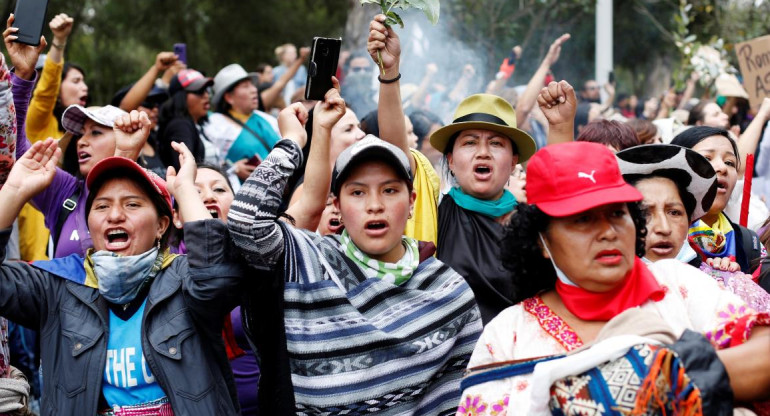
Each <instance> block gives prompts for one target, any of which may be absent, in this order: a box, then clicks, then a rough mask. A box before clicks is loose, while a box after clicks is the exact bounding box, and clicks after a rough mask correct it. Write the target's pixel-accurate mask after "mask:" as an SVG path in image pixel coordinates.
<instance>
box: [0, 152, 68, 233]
mask: <svg viewBox="0 0 770 416" xmlns="http://www.w3.org/2000/svg"><path fill="white" fill-rule="evenodd" d="M60 157H61V149H59V146H58V145H57V143H56V141H55V140H53V139H46V140H45V141H41V142H37V143H35V144H34V145H32V147H31V148H30V149H29V151H27V152H26V153H24V155H23V156H22V157H21V158H19V160H17V161H16V163H15V164H14V165H13V168H12V169H11V172H10V174H9V175H8V179H7V180H6V182H5V185H4V186H3V187H2V188H0V207H3V209H0V230H3V229H6V228H10V227H11V226H12V225H13V221H14V220H16V217H17V216H18V215H19V212H20V211H21V208H22V207H23V206H24V204H26V203H27V202H28V201H29V200H30V199H32V197H33V196H35V195H37V194H39V193H40V192H42V191H43V190H44V189H45V188H46V187H48V186H49V185H50V184H51V182H52V181H53V178H54V175H55V174H56V164H57V163H58V161H59V158H60Z"/></svg>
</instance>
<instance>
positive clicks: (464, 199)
mask: <svg viewBox="0 0 770 416" xmlns="http://www.w3.org/2000/svg"><path fill="white" fill-rule="evenodd" d="M448 195H449V196H451V197H452V199H453V200H454V201H455V203H456V204H457V205H458V206H460V208H462V209H466V210H468V211H473V212H478V213H479V214H482V215H486V216H487V217H492V218H499V217H502V216H503V215H505V214H507V213H509V212H511V211H513V208H514V207H515V206H516V205H517V204H518V202H516V197H515V196H513V194H512V193H510V192H509V191H508V190H507V189H506V190H504V191H503V196H501V197H500V199H498V200H495V201H491V200H484V199H478V198H476V197H473V196H470V195H468V194H466V193H465V192H463V191H462V189H460V188H459V187H455V188H452V189H450V190H449V193H448Z"/></svg>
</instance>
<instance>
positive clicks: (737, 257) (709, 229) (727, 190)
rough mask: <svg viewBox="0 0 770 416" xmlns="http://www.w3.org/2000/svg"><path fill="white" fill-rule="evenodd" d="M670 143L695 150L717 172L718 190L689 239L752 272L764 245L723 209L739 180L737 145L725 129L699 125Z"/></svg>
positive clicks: (709, 253) (712, 254) (708, 254)
mask: <svg viewBox="0 0 770 416" xmlns="http://www.w3.org/2000/svg"><path fill="white" fill-rule="evenodd" d="M671 144H673V145H677V146H682V147H686V148H688V149H692V150H694V151H696V152H698V153H699V154H701V155H702V156H704V157H705V158H706V159H708V160H709V162H710V163H711V166H712V167H713V168H714V171H716V173H717V192H716V197H715V198H714V203H713V204H712V205H711V208H710V209H709V210H708V212H707V213H706V214H705V215H704V216H703V217H702V218H701V219H700V220H698V221H696V222H695V223H693V224H692V226H691V227H690V230H689V236H688V239H689V240H690V241H691V242H692V243H694V245H695V247H694V248H695V249H696V251H698V252H699V253H701V255H702V256H704V257H711V258H715V257H720V258H724V257H727V258H729V259H730V260H731V261H734V262H736V263H738V264H739V265H740V268H741V271H742V272H743V273H747V274H750V273H751V272H752V271H753V270H754V268H755V267H756V261H755V260H757V259H759V258H760V257H761V254H762V247H761V245H760V243H759V238H758V237H757V234H756V233H755V232H754V231H751V230H749V229H748V228H745V227H743V226H741V225H738V224H736V223H734V222H733V221H732V220H731V219H730V218H728V217H727V215H725V213H724V210H725V207H726V206H727V203H728V201H729V200H730V195H731V194H732V192H733V189H734V188H735V184H736V182H737V181H738V170H739V168H740V153H739V149H738V145H737V144H736V143H735V141H733V139H732V138H731V137H730V134H729V133H728V132H727V130H725V129H721V128H716V127H706V126H696V127H691V128H689V129H687V130H685V131H683V132H682V133H679V135H677V136H676V137H674V140H672V141H671Z"/></svg>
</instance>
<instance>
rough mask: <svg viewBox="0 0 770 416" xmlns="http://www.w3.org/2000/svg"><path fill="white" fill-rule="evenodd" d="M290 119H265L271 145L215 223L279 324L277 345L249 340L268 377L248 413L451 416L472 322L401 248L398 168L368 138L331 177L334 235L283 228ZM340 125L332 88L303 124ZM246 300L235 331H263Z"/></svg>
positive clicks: (476, 325)
mask: <svg viewBox="0 0 770 416" xmlns="http://www.w3.org/2000/svg"><path fill="white" fill-rule="evenodd" d="M304 111H305V110H304V107H302V104H301V103H295V104H293V105H292V106H290V107H288V108H286V109H284V110H283V112H282V113H281V115H279V123H281V121H282V120H283V122H282V124H281V133H282V135H283V136H284V137H285V139H283V140H281V141H279V142H278V143H277V144H276V146H275V148H273V150H272V151H271V153H270V155H269V156H268V157H267V158H266V159H265V160H264V161H263V162H262V164H260V165H259V167H257V169H256V170H255V171H254V173H253V174H252V175H251V177H249V179H247V180H246V182H245V183H244V184H243V187H241V189H240V190H239V192H238V194H237V195H236V198H235V202H234V203H233V205H232V207H231V209H230V214H229V221H228V226H229V227H230V229H231V234H232V236H233V241H234V242H235V244H236V245H237V246H238V247H239V248H240V251H241V252H242V253H243V255H244V257H245V258H246V260H247V261H248V263H249V264H250V266H251V267H252V268H254V269H256V270H264V271H265V272H270V271H273V272H274V273H275V274H274V275H272V279H275V280H279V282H278V283H276V282H275V281H271V282H270V283H271V285H272V286H276V287H278V288H279V289H280V292H279V293H280V295H279V296H280V299H271V300H269V305H268V306H270V309H272V310H273V314H275V313H276V312H275V311H279V315H280V318H281V321H280V322H279V323H278V324H277V326H278V328H281V331H280V334H279V335H280V336H279V337H278V338H271V339H265V337H260V336H255V337H254V338H253V341H254V342H255V343H256V344H257V345H258V348H260V351H261V352H260V354H261V355H262V363H269V364H268V365H269V366H270V367H271V368H273V370H271V371H273V372H277V373H279V374H275V375H270V376H268V375H267V372H268V369H267V368H263V374H262V376H263V377H264V378H263V381H264V382H260V387H263V389H261V390H260V393H259V396H260V414H294V413H314V414H315V413H319V414H320V413H326V412H330V413H335V414H338V413H350V414H364V413H373V412H378V411H379V412H386V413H383V414H448V413H449V412H453V411H454V410H455V409H456V406H457V399H459V395H458V389H459V378H460V377H461V374H462V371H463V369H462V367H463V366H464V365H465V364H466V363H467V358H468V354H469V353H470V351H471V349H472V348H473V344H474V343H475V339H476V337H477V336H478V333H479V331H480V330H481V321H480V319H479V311H478V308H477V307H476V305H475V301H474V300H473V294H472V292H471V290H470V289H469V287H468V285H467V284H466V283H465V281H464V280H463V278H462V277H461V276H460V275H458V274H457V273H455V272H454V271H452V269H450V268H449V267H447V266H446V265H444V264H443V263H441V262H440V261H439V260H436V259H435V258H433V257H430V256H421V255H420V252H419V250H418V244H417V241H416V240H414V239H412V238H408V237H405V236H404V228H405V226H406V222H407V219H408V217H409V216H410V215H411V209H412V207H413V203H414V198H415V194H414V192H413V190H412V184H413V177H412V172H411V169H410V166H409V159H408V158H407V156H406V154H404V152H403V151H401V150H400V149H399V148H397V147H395V146H393V145H391V144H389V143H387V142H385V141H383V140H380V139H378V138H376V137H374V136H367V137H365V138H364V139H363V140H360V141H357V142H356V143H355V144H353V145H352V146H350V147H349V148H347V149H345V150H344V151H342V153H340V155H339V156H338V157H337V160H336V163H335V165H334V170H333V171H332V179H331V191H332V193H333V194H334V200H333V205H334V208H335V209H337V210H339V212H340V217H341V219H342V222H343V223H344V224H345V229H344V231H343V232H342V235H335V234H332V235H327V236H325V237H321V236H319V235H318V234H316V233H314V232H311V231H306V230H302V229H299V228H296V227H294V226H292V225H290V224H288V223H287V222H284V221H281V220H279V212H280V204H281V199H282V195H283V193H284V187H285V186H286V183H287V181H288V179H289V177H291V175H292V173H293V171H294V170H295V169H297V167H298V166H300V164H301V162H302V157H303V155H302V148H303V146H304V145H305V141H306V140H307V135H306V132H305V129H304V127H303V126H302V122H301V120H303V119H304V116H303V114H304V113H303V112H304ZM344 113H345V104H344V101H343V100H342V98H341V97H340V96H339V93H338V91H337V90H334V89H333V90H330V91H329V92H328V93H327V96H326V99H325V102H324V106H323V110H322V111H319V107H316V109H315V114H314V119H316V120H317V119H319V118H323V119H324V120H326V121H324V122H323V125H325V126H327V128H330V127H331V126H333V125H334V124H335V123H336V122H337V121H338V120H339V119H340V118H342V116H343V114H344ZM291 115H294V117H295V122H294V123H293V124H290V123H288V122H287V121H288V120H287V119H288V118H289V116H291ZM276 274H277V275H276ZM267 278H268V276H265V279H267ZM257 295H258V293H254V294H250V295H249V297H250V298H253V300H252V301H247V304H246V305H245V306H244V307H247V308H249V309H247V311H246V313H245V315H244V317H245V319H246V322H245V324H246V326H247V327H249V328H256V327H258V326H259V323H260V322H264V321H267V320H269V318H268V317H266V316H265V315H263V314H262V313H258V312H257V311H260V310H265V308H264V307H262V308H261V309H257V308H259V307H260V305H253V303H255V300H254V299H257V298H256V296H257ZM273 305H275V306H273ZM266 341H270V342H266ZM266 343H267V344H269V345H267V346H266V347H265V349H263V348H262V347H261V346H260V344H261V345H262V346H265V344H266ZM265 354H266V355H265Z"/></svg>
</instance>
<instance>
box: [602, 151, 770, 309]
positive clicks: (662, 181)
mask: <svg viewBox="0 0 770 416" xmlns="http://www.w3.org/2000/svg"><path fill="white" fill-rule="evenodd" d="M616 156H617V158H618V164H619V166H620V170H621V172H623V178H624V179H625V180H626V182H628V183H630V184H632V185H634V187H636V189H637V190H639V192H641V193H642V195H643V196H644V200H643V201H642V206H643V207H644V209H645V210H646V212H647V236H646V238H645V249H646V253H645V256H644V257H643V258H642V260H645V261H647V262H649V263H654V262H657V261H659V260H665V259H677V260H679V261H682V262H685V263H689V264H690V265H691V266H694V267H698V268H700V269H701V270H703V271H704V272H706V273H708V274H711V275H712V277H714V278H715V279H717V282H719V283H720V286H724V287H726V288H727V289H729V290H730V291H731V292H733V293H735V294H736V295H738V296H739V297H740V298H741V299H743V301H745V302H746V303H747V304H748V305H749V306H751V307H752V308H754V309H755V310H756V311H759V312H770V295H768V293H767V292H765V290H764V289H762V288H761V287H760V286H759V285H757V284H756V283H755V282H754V281H753V280H752V278H751V277H750V276H748V275H745V274H743V273H741V272H740V265H739V264H738V263H736V262H735V261H733V260H731V259H730V257H705V256H701V255H700V254H699V252H700V251H701V250H694V249H693V248H692V247H690V245H691V244H693V245H695V246H696V248H698V247H699V246H698V244H697V242H696V241H695V239H694V238H691V239H688V230H689V228H690V224H693V223H695V222H696V221H698V220H699V219H700V218H702V217H703V216H704V215H706V213H707V212H708V211H709V209H710V208H711V205H712V204H713V202H714V199H715V198H716V194H717V178H716V172H715V171H714V169H713V168H712V167H711V164H710V163H709V161H708V159H706V158H705V157H703V156H701V155H700V154H698V153H697V152H695V151H694V150H691V149H687V148H683V147H679V146H674V145H667V144H651V145H642V146H635V147H632V148H629V149H626V150H623V151H620V152H618V153H617V154H616Z"/></svg>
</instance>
